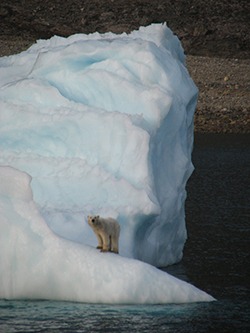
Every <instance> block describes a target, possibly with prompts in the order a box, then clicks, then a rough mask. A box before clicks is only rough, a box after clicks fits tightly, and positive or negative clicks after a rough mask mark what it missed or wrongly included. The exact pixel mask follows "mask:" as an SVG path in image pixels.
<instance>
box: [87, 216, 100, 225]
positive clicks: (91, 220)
mask: <svg viewBox="0 0 250 333" xmlns="http://www.w3.org/2000/svg"><path fill="white" fill-rule="evenodd" d="M99 218H100V216H99V215H96V216H91V215H90V216H88V224H89V225H90V226H94V225H97V224H98V222H99Z"/></svg>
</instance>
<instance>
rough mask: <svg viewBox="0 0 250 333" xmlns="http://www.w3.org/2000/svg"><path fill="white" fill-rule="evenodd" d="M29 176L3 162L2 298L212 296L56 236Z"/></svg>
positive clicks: (122, 300) (179, 299)
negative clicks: (34, 197) (39, 207)
mask: <svg viewBox="0 0 250 333" xmlns="http://www.w3.org/2000/svg"><path fill="white" fill-rule="evenodd" d="M30 181H31V177H30V176H29V175H27V174H25V173H23V172H20V171H18V170H16V169H13V168H11V167H0V183H1V187H0V203H1V206H0V209H1V232H0V244H1V256H0V268H1V270H0V298H5V299H13V298H14V299H23V298H24V299H27V298H28V299H29V298H30V299H53V300H67V301H81V302H90V303H114V304H117V303H119V304H141V303H149V304H150V303H151V304H154V303H184V302H200V301H212V300H213V298H212V297H211V296H209V295H208V294H206V293H205V292H203V291H201V290H199V289H197V288H195V287H194V286H192V285H190V284H188V283H186V282H184V281H180V280H178V279H176V278H174V277H172V276H170V275H169V274H166V273H164V272H162V271H160V270H158V269H156V268H155V267H153V266H151V265H149V264H146V263H143V262H140V261H138V260H135V259H129V258H124V257H122V256H119V255H116V254H113V253H100V252H99V251H98V250H96V249H94V248H93V247H90V246H87V245H82V244H77V243H74V242H72V241H69V240H65V239H62V238H60V237H58V236H56V235H55V234H54V233H53V232H52V231H51V230H50V229H49V227H48V226H47V224H46V222H45V221H44V220H43V218H42V217H41V215H40V213H39V211H38V209H37V207H36V204H35V203H34V201H33V198H32V190H31V187H30Z"/></svg>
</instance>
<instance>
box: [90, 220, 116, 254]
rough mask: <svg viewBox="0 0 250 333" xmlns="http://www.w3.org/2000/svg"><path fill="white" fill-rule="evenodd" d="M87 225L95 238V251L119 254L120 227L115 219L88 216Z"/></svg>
mask: <svg viewBox="0 0 250 333" xmlns="http://www.w3.org/2000/svg"><path fill="white" fill-rule="evenodd" d="M88 224H89V225H90V227H91V228H92V229H93V231H94V233H95V234H96V236H97V239H98V246H97V249H101V252H107V251H111V252H114V253H119V244H118V242H119V236H120V225H119V223H118V222H117V221H116V220H115V219H112V218H111V217H108V218H102V217H100V216H88Z"/></svg>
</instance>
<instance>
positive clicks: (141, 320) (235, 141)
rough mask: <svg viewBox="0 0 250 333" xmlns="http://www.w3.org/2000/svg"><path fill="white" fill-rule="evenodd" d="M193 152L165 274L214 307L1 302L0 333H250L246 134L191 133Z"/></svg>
mask: <svg viewBox="0 0 250 333" xmlns="http://www.w3.org/2000/svg"><path fill="white" fill-rule="evenodd" d="M194 147H195V148H194V152H193V163H194V165H195V168H196V170H195V172H194V173H193V175H192V177H191V179H190V180H189V182H188V186H187V190H188V198H187V201H186V221H187V230H188V241H187V243H186V245H185V249H184V256H183V260H182V261H181V262H180V263H179V264H176V265H173V266H171V267H168V268H166V269H165V270H166V271H167V272H169V273H170V274H173V275H175V276H177V277H178V278H180V279H183V280H185V281H188V282H190V283H192V284H194V285H195V286H197V287H198V288H200V289H203V290H204V291H206V292H208V293H210V294H211V295H212V296H214V297H215V298H216V299H217V301H216V302H212V303H195V304H181V305H180V304H171V305H154V306H152V305H149V306H147V305H145V306H135V305H133V306H129V305H122V306H118V305H91V304H82V303H72V302H53V301H29V300H22V301H14V300H11V301H7V300H0V333H12V332H23V333H28V332H51V333H56V332H72V333H73V332H107V333H112V332H119V333H122V332H147V333H149V332H156V333H161V332H167V333H168V332H178V333H183V332H185V333H196V332H197V333H202V332H215V333H220V332H225V333H231V332H232V333H235V332H236V333H237V332H241V333H245V332H246V333H248V332H250V323H249V321H250V308H249V305H250V300H249V281H250V276H249V239H250V237H249V236H250V223H249V222H250V200H249V199H250V180H249V179H250V135H247V134H246V135H213V134H210V135H208V134H206V135H204V134H200V135H198V134H197V135H196V137H195V146H194ZM152 283H153V282H152Z"/></svg>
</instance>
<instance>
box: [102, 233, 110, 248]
mask: <svg viewBox="0 0 250 333" xmlns="http://www.w3.org/2000/svg"><path fill="white" fill-rule="evenodd" d="M102 241H103V246H102V250H101V252H108V251H109V247H110V245H109V235H107V234H106V233H103V234H102Z"/></svg>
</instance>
